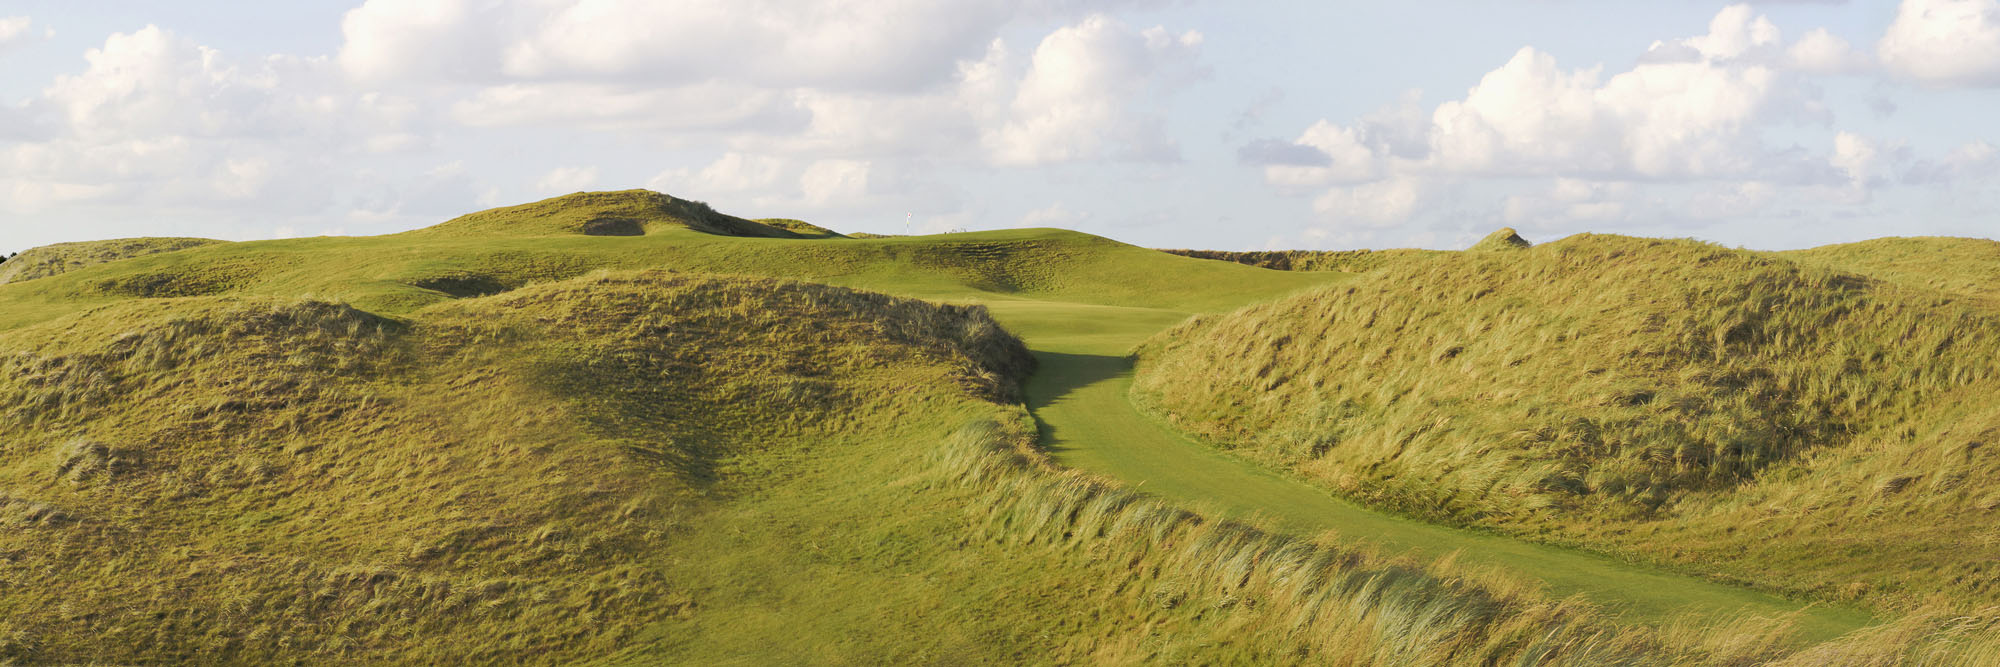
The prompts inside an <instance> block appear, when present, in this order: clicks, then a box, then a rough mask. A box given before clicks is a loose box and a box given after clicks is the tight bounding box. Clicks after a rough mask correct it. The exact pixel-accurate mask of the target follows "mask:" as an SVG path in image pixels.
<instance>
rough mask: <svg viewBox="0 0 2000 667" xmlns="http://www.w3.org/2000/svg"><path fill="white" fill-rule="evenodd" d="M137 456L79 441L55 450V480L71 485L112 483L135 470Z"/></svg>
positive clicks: (85, 440)
mask: <svg viewBox="0 0 2000 667" xmlns="http://www.w3.org/2000/svg"><path fill="white" fill-rule="evenodd" d="M136 458H137V456H136V452H133V451H131V450H126V449H113V448H111V446H109V445H106V444H104V443H101V442H97V441H95V440H90V439H87V438H76V439H73V440H70V441H69V442H66V443H63V445H62V446H61V447H60V448H58V449H57V450H56V465H55V476H56V478H57V479H61V480H65V481H68V482H69V483H71V484H85V483H89V482H109V481H112V480H114V479H116V478H118V477H119V476H120V475H122V474H124V473H126V472H129V471H131V470H132V469H133V468H135V467H137V466H136V463H137V462H136Z"/></svg>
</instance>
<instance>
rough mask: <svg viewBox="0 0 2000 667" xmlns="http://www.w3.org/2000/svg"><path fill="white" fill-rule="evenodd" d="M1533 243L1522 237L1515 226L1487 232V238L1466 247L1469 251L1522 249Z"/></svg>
mask: <svg viewBox="0 0 2000 667" xmlns="http://www.w3.org/2000/svg"><path fill="white" fill-rule="evenodd" d="M1533 245H1534V244H1533V243H1529V242H1528V240H1527V239H1524V238H1521V235H1520V234H1519V233H1516V232H1515V231H1514V228H1513V227H1501V228H1500V229H1498V230H1495V231H1494V232H1493V233H1491V234H1487V235H1486V238H1483V239H1480V240H1479V242H1478V243H1474V244H1472V247H1470V248H1466V250H1467V251H1469V252H1493V251H1496V250H1521V249H1525V248H1528V247H1531V246H1533Z"/></svg>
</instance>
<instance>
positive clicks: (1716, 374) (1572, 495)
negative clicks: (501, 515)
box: [1135, 235, 2000, 611]
mask: <svg viewBox="0 0 2000 667" xmlns="http://www.w3.org/2000/svg"><path fill="white" fill-rule="evenodd" d="M1996 331H2000V313H1996V312H1995V311H1993V310H1992V309H1991V307H1990V306H1988V305H1986V304H1985V303H1983V302H1981V301H1979V300H1976V299H1968V298H1962V297H1957V296H1954V295H1952V294H1949V293H1943V292H1940V291H1937V290H1935V289H1929V288H1916V287H1911V286H1905V285H1903V284H1899V283H1893V282H1886V281H1877V280H1871V279H1868V278H1865V277H1862V276H1858V275H1855V274H1851V273H1845V272H1841V271H1838V270H1834V269H1829V268H1825V266H1824V265H1822V264H1817V263H1799V262H1795V261H1792V260H1790V259H1788V256H1787V255H1766V254H1758V253H1750V252H1744V251H1733V250H1726V249H1723V248H1719V247H1715V246H1709V245H1704V244H1699V243H1694V242H1683V241H1655V240H1645V239H1630V238H1622V237H1605V236H1591V235H1583V236H1578V237H1572V238H1569V239H1564V240H1562V241H1558V242H1555V243H1551V244H1547V245H1543V246H1538V247H1535V248H1533V249H1529V250H1521V251H1517V252H1507V253H1463V254H1456V255H1447V256H1441V257H1439V258H1437V259H1435V260H1433V261H1429V262H1427V263H1410V264H1405V265H1402V266H1399V267H1395V268H1389V269H1385V270H1383V271H1381V272H1379V273H1376V274H1372V275H1370V276H1367V277H1365V278H1362V279H1359V280H1356V281H1355V282H1353V283H1351V284H1348V285H1344V286H1340V287H1335V288H1325V289H1321V290H1318V291H1315V292H1311V293H1307V294H1302V295H1299V296H1295V297H1291V298H1288V299H1283V300H1279V301H1276V302H1273V303H1269V304H1263V305H1257V306H1252V307H1249V308H1246V309H1244V310H1241V311H1237V312H1235V313H1230V314H1228V315H1224V316H1219V317H1208V318H1201V319H1197V320H1193V321H1190V322H1189V323H1187V324H1184V325H1182V326H1180V327H1178V328H1176V329H1174V330H1172V331H1170V332H1168V333H1164V334H1161V335H1160V336H1158V337H1156V338H1154V339H1153V340H1152V341H1150V342H1148V343H1147V345H1146V347H1145V348H1144V351H1143V356H1144V357H1145V362H1144V363H1143V364H1142V372H1141V373H1140V375H1139V377H1138V380H1137V382H1136V384H1135V392H1136V393H1137V395H1138V397H1139V398H1140V400H1141V402H1142V403H1144V404H1146V405H1147V406H1149V408H1150V409H1151V410H1153V411H1154V412H1155V413H1156V414H1160V415H1163V416H1164V417H1165V418H1166V419H1167V420H1169V421H1171V422H1173V423H1174V424H1176V425H1178V426H1181V427H1183V428H1186V429H1189V430H1191V431H1193V432H1195V433H1197V434H1199V435H1201V436H1202V437H1204V438H1206V439H1209V440H1212V441H1214V442H1217V443H1220V444H1223V445H1224V446H1226V447H1230V448H1232V449H1234V450H1235V451H1238V452H1240V453H1242V454H1243V455H1244V456H1247V457H1249V458H1252V459H1254V460H1257V461H1260V462H1263V463H1264V464H1266V465H1269V466H1273V467H1276V468H1281V469H1285V470H1290V471H1295V472H1296V474H1298V475H1301V476H1303V477H1306V478H1308V479H1311V480H1314V481H1315V482H1316V483H1318V484H1321V485H1323V486H1325V487H1327V488H1331V489H1335V490H1338V491H1339V492H1340V493H1342V494H1343V495H1346V496H1349V497H1352V498H1355V499H1357V500H1359V501H1362V502H1364V503H1367V504H1370V505H1374V506H1378V507H1385V508H1389V509H1392V510H1394V511H1397V512H1399V513H1403V514H1407V515H1410V516H1417V517H1423V518H1426V519H1429V520H1432V521H1438V522H1444V523H1452V524H1460V525H1472V526H1481V527H1487V528H1491V529H1495V530H1500V531H1503V532H1507V533H1511V534H1514V535H1519V536H1524V537H1532V538H1534V539H1537V540H1541V541H1546V542H1553V543H1558V544H1569V545H1579V546H1584V547H1587V548H1590V549H1593V550H1600V551H1605V552H1610V553H1615V554H1620V555H1622V556H1623V557H1625V558H1628V559H1632V560H1636V561H1640V562H1650V563H1657V564H1661V565H1664V566H1668V567H1670V568H1673V569H1678V570H1681V571H1686V572H1692V573H1698V574H1702V575H1706V576H1708V577H1711V578H1714V579H1717V580H1721V581H1730V582H1741V583H1748V584H1752V585H1755V586H1758V587H1761V588H1765V589H1767V590H1773V591H1779V592H1782V593H1785V594H1789V595H1793V596H1800V597H1807V598H1812V599H1820V600H1827V601H1835V602H1861V603H1864V604H1866V605H1869V606H1871V607H1873V608H1876V609H1879V610H1885V611H1900V610H1909V609H1916V608H1928V607H1930V606H1932V605H1938V604H1943V605H1947V606H1956V607H1958V608H1977V607H1980V606H1985V605H1991V604H1994V603H1995V602H2000V579H1996V577H2000V573H1995V572H1992V571H1988V569H1987V568H1983V567H1978V566H1968V565H1967V564H1968V563H1972V562H1985V561H1987V560H1990V559H1991V558H1993V557H1995V556H2000V551H1996V549H2000V539H1991V538H1990V537H1989V536H1990V535H1991V530H1990V527H1991V522H1992V516H1993V515H1992V512H1993V511H1994V510H1995V508H1996V507H2000V496H1995V495H1994V493H1995V492H1994V491H1993V489H1992V488H1991V487H1990V486H1989V485H1985V484H1980V483H1977V482H1975V481H1973V480H1980V479H1991V478H1992V477H1993V475H1994V474H1996V473H2000V458H1996V457H1995V456H1994V455H1993V453H1992V452H1990V451H1988V449H1989V448H1987V447H1985V446H1984V445H1983V444H1982V443H1985V442H1988V441H1989V440H1990V438H1991V436H1992V434H1993V433H1994V432H1996V429H2000V421H1996V418H2000V413H1996V412H1995V409H1994V405H1993V403H1992V401H1991V397H1992V396H1993V395H1995V391H1996V390H2000V387H1996V383H2000V341H1996V340H1994V338H1993V337H1994V336H1995V335H1996V334H1995V332H1996Z"/></svg>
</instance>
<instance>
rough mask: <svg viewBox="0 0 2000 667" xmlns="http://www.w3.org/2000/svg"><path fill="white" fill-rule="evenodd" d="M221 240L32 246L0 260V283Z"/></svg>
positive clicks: (128, 241)
mask: <svg viewBox="0 0 2000 667" xmlns="http://www.w3.org/2000/svg"><path fill="white" fill-rule="evenodd" d="M216 243H222V242H221V241H216V240H212V239H188V238H139V239H119V240H115V241H82V242H77V243H58V244H55V245H49V246H42V247H40V248H33V249H30V250H28V251H26V252H23V253H20V254H19V255H16V256H14V257H12V258H9V259H8V260H7V261H6V262H4V263H0V285H5V284H7V283H12V282H22V281H27V280H34V279H36V278H47V277H49V276H53V275H56V274H58V273H62V272H64V271H70V270H74V269H80V268H83V267H86V266H94V265H97V264H103V263H106V262H115V261H118V260H121V259H126V258H130V257H142V256H145V255H152V254H156V253H163V252H173V251H176V250H184V249H187V248H196V247H200V246H205V245H212V244H216Z"/></svg>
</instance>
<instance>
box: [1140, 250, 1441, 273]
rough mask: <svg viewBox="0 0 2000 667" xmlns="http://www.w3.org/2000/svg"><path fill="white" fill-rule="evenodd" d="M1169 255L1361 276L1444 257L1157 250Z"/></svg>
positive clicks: (1413, 253)
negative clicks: (1401, 263)
mask: <svg viewBox="0 0 2000 667" xmlns="http://www.w3.org/2000/svg"><path fill="white" fill-rule="evenodd" d="M1160 252H1164V253H1167V254H1170V255H1180V256H1182V257H1193V258H1195V259H1213V260H1220V261H1224V262H1235V263H1238V264H1248V265H1250V266H1255V267H1259V268H1265V269H1272V270H1274V271H1340V272H1344V273H1362V272H1366V271H1373V270H1375V269H1379V268H1382V267H1385V266H1388V265H1391V264H1394V263H1396V262H1399V261H1407V260H1412V259H1422V258H1427V257H1433V256H1437V255H1442V254H1444V252H1443V251H1438V250H1414V249H1398V250H1253V251H1247V252H1233V251H1228V250H1182V249H1168V250H1161V251H1160Z"/></svg>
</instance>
